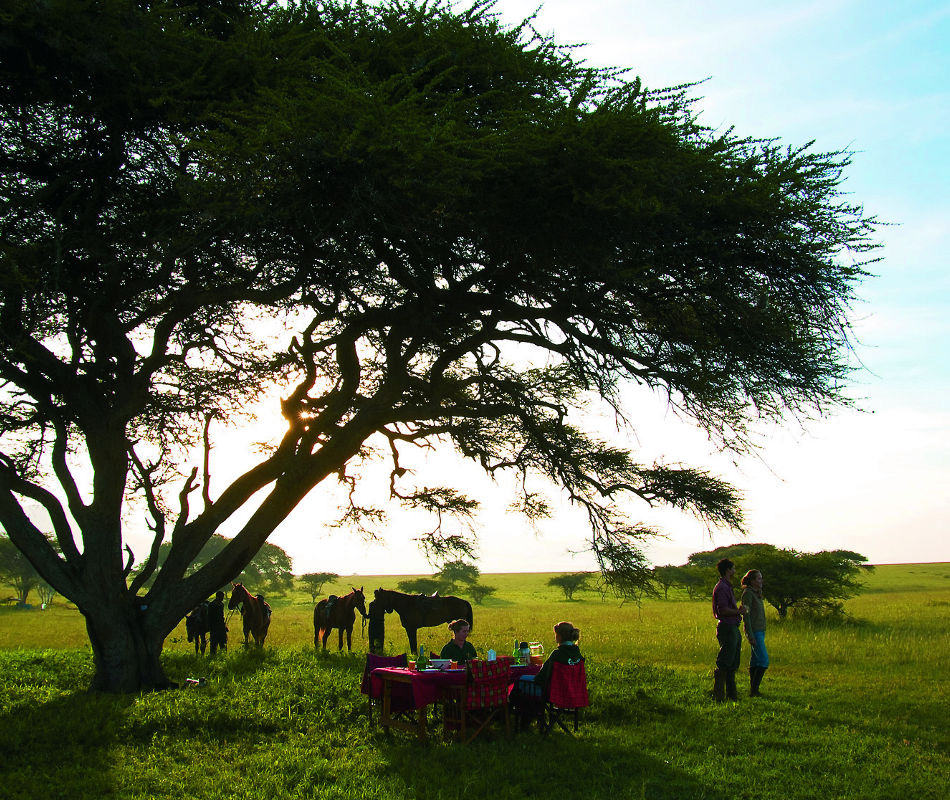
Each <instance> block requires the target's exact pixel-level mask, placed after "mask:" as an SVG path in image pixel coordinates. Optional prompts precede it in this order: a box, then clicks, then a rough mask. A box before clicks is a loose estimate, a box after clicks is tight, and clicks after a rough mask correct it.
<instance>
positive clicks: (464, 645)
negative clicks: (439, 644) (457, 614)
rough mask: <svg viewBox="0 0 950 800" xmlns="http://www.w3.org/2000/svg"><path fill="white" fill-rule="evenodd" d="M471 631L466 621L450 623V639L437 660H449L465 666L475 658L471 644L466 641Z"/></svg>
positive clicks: (458, 620) (460, 620)
mask: <svg viewBox="0 0 950 800" xmlns="http://www.w3.org/2000/svg"><path fill="white" fill-rule="evenodd" d="M471 629H472V627H471V626H470V625H469V624H468V620H464V619H457V620H455V621H454V622H450V623H449V630H450V631H452V639H451V641H449V642H448V644H446V645H445V647H443V648H442V652H441V653H439V658H451V659H452V660H453V661H455V662H457V663H459V664H465V663H466V662H468V661H471V660H472V659H473V658H475V655H476V653H475V648H474V647H473V646H472V644H471V642H468V641H466V639H467V638H468V632H469V631H470V630H471Z"/></svg>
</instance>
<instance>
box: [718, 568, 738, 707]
mask: <svg viewBox="0 0 950 800" xmlns="http://www.w3.org/2000/svg"><path fill="white" fill-rule="evenodd" d="M716 569H718V570H719V583H717V584H716V588H715V589H713V596H712V607H713V616H714V617H715V618H716V619H717V620H719V624H718V625H716V639H718V640H719V655H718V656H716V672H715V682H714V684H713V699H714V700H715V701H716V702H717V703H721V702H722V701H723V700H724V699H725V696H728V697H729V699H730V700H738V699H739V695H738V694H737V693H736V670H737V669H739V653H740V650H741V648H742V635H741V634H740V633H739V625H740V624H741V622H742V617H743V615H744V614H745V613H746V609H745V606H741V605H738V606H737V605H736V596H735V594H734V592H733V591H732V581H733V579H734V578H735V575H736V565H735V564H733V563H732V562H731V561H730V560H729V559H728V558H724V559H722V561H720V562H719V563H718V564H716Z"/></svg>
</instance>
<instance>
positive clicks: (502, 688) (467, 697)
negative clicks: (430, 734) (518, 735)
mask: <svg viewBox="0 0 950 800" xmlns="http://www.w3.org/2000/svg"><path fill="white" fill-rule="evenodd" d="M443 709H444V710H443V717H444V720H445V737H446V738H450V737H453V738H456V739H458V741H460V742H462V743H463V744H468V743H469V742H471V741H472V740H473V739H474V738H475V737H476V736H478V734H479V733H481V732H482V731H483V730H484V729H485V727H486V726H487V725H488V723H489V722H491V721H492V720H493V719H494V718H495V717H497V716H499V715H501V716H503V717H504V719H505V735H510V734H511V720H510V717H509V716H508V665H507V664H505V663H499V662H497V661H470V662H469V665H468V681H467V682H466V683H465V684H464V685H463V686H451V687H448V690H447V692H446V695H445V698H444V700H443Z"/></svg>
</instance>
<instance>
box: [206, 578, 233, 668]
mask: <svg viewBox="0 0 950 800" xmlns="http://www.w3.org/2000/svg"><path fill="white" fill-rule="evenodd" d="M208 634H209V637H210V639H211V655H214V654H215V653H216V652H217V650H218V648H219V647H220V648H221V650H222V652H223V651H225V650H227V649H228V628H227V626H226V625H225V624H224V592H217V593H215V596H214V600H212V601H211V602H210V603H208Z"/></svg>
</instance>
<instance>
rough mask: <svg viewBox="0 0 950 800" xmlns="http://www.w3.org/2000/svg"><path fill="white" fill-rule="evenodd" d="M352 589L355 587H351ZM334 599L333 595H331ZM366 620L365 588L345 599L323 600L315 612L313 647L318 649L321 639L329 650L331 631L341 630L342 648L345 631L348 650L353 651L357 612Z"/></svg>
mask: <svg viewBox="0 0 950 800" xmlns="http://www.w3.org/2000/svg"><path fill="white" fill-rule="evenodd" d="M350 588H351V589H352V588H353V587H350ZM331 597H332V595H331ZM357 611H359V612H360V614H361V615H362V616H363V617H364V618H365V617H366V616H367V614H366V598H365V597H364V596H363V587H362V586H361V587H360V588H359V589H353V591H352V592H350V593H349V594H346V595H343V597H337V598H335V599H334V600H333V602H332V603H331V602H330V599H327V600H321V601H320V602H319V603H317V607H316V608H315V609H314V610H313V646H314V647H318V646H319V644H320V639H321V637H322V639H323V649H324V650H326V648H327V639H329V638H330V631H331V630H333V628H339V629H340V647H339V649H340V650H342V649H343V631H344V630H345V631H346V649H347V650H350V651H352V650H353V643H352V640H353V623H354V622H356V612H357Z"/></svg>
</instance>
